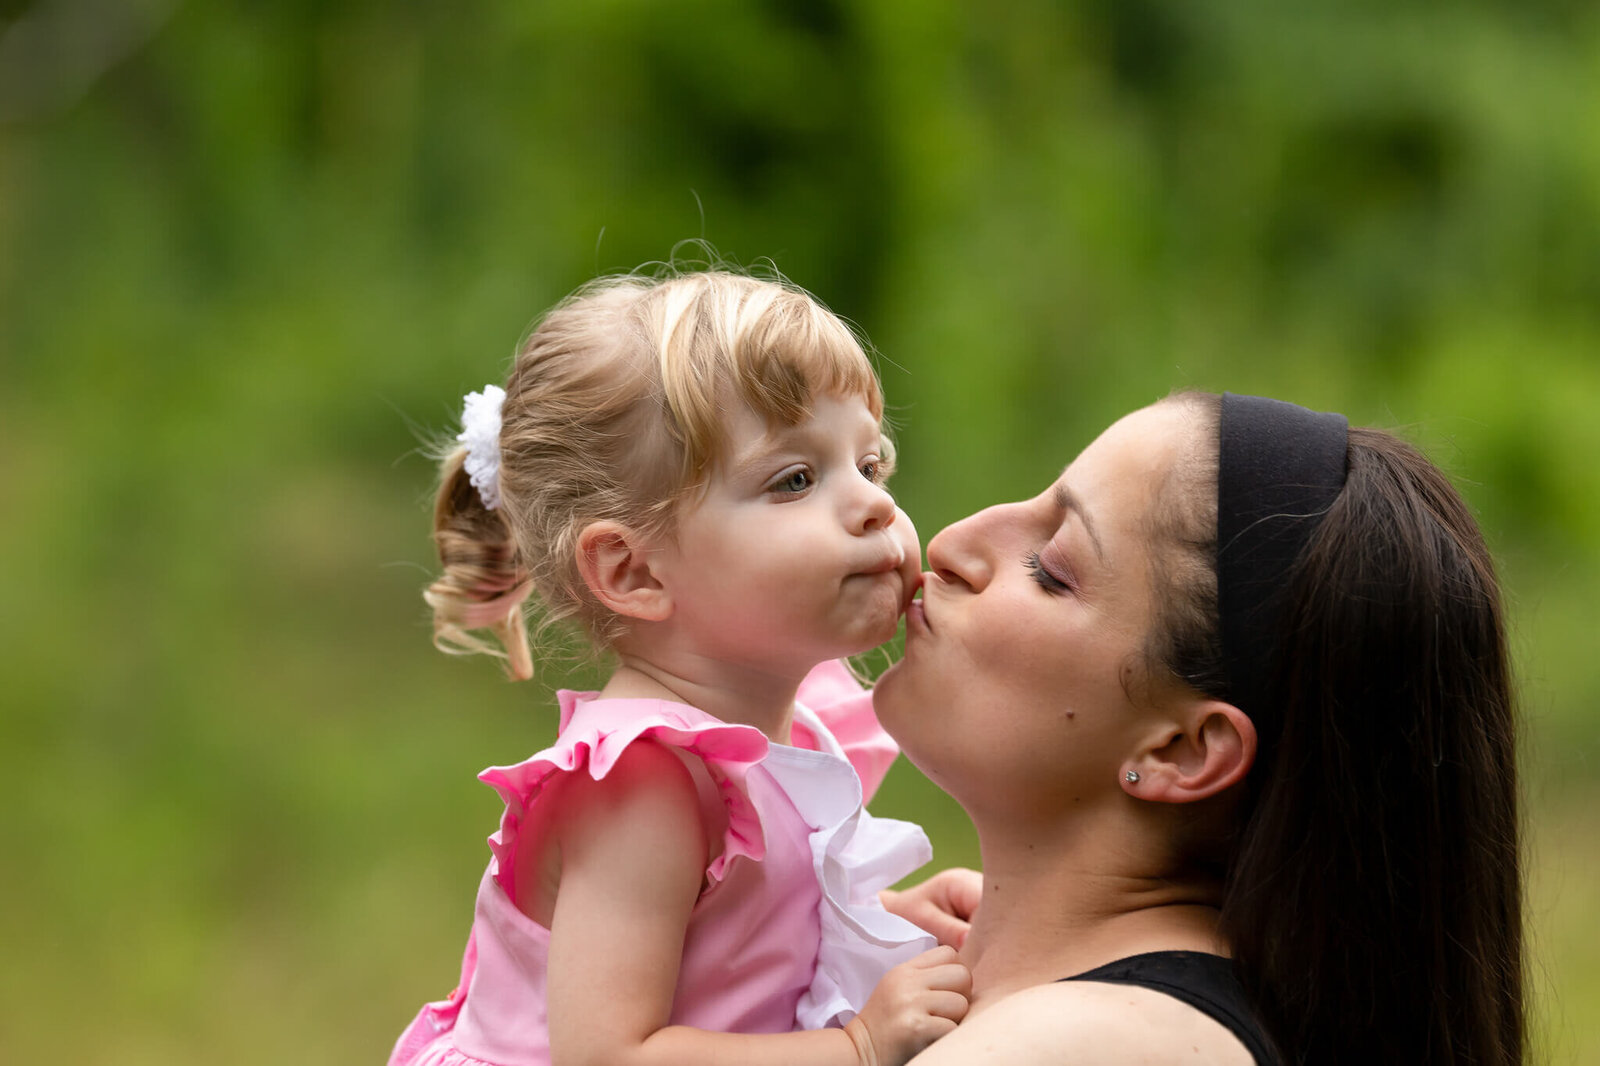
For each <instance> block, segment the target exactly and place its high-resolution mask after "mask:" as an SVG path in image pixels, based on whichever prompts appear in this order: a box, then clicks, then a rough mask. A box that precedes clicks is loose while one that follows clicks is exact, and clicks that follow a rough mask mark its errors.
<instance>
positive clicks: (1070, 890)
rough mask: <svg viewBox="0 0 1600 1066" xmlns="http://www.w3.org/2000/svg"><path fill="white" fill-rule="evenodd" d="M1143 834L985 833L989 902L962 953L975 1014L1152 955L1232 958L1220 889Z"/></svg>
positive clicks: (1121, 830) (1122, 826)
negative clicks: (1223, 932)
mask: <svg viewBox="0 0 1600 1066" xmlns="http://www.w3.org/2000/svg"><path fill="white" fill-rule="evenodd" d="M1138 828H1139V827H1138V826H1137V825H1133V824H1129V823H1128V822H1127V821H1126V820H1121V819H1115V818H1112V819H1106V820H1102V821H1100V822H1099V823H1098V825H1096V826H1094V827H1081V826H1080V827H1079V829H1080V832H1079V834H1078V836H1077V838H1076V839H1073V840H1061V839H1059V838H1058V839H1054V840H1052V839H1048V838H1047V837H1046V836H1045V835H1044V834H1038V833H1032V832H1030V831H1029V830H1027V829H1018V828H1017V827H1016V825H1015V823H1013V824H1012V825H1011V826H1008V827H1007V828H1006V829H1004V830H1002V831H1000V832H998V833H987V834H986V833H984V832H983V829H982V826H981V824H980V831H979V833H980V845H981V849H982V853H983V866H984V886H983V902H982V904H981V905H980V906H979V908H978V913H977V915H976V916H975V917H974V919H973V923H972V930H971V932H970V933H969V934H968V936H967V940H966V943H965V945H964V946H963V947H962V949H961V955H962V961H964V962H965V963H966V964H967V965H968V966H970V967H971V968H972V979H973V1001H974V1008H975V1009H980V1008H981V1007H982V1006H983V1005H985V1004H988V1003H992V1002H994V1001H996V1000H998V999H1000V998H1002V997H1004V996H1005V995H1007V994H1009V993H1011V992H1015V991H1018V990H1020V989H1023V988H1027V987H1030V986H1032V985H1036V984H1044V983H1047V982H1050V981H1056V980H1059V979H1061V978H1063V977H1070V976H1072V975H1074V974H1078V973H1083V972H1084V971H1086V970H1091V969H1094V968H1095V967H1097V966H1101V965H1104V964H1105V963H1108V962H1111V961H1113V960H1115V959H1120V958H1126V957H1127V956H1130V955H1138V954H1141V953H1143V952H1147V951H1169V950H1176V951H1207V952H1212V953H1215V954H1226V953H1227V947H1226V945H1225V944H1224V943H1223V941H1222V939H1221V937H1220V935H1219V933H1218V929H1217V904H1218V902H1219V900H1220V895H1221V894H1220V889H1219V886H1218V885H1217V884H1216V883H1215V881H1214V880H1213V879H1211V878H1208V877H1206V876H1204V875H1202V874H1198V873H1189V872H1184V871H1182V870H1181V869H1175V868H1174V864H1173V863H1171V862H1170V861H1165V860H1164V859H1163V858H1161V857H1160V855H1159V849H1155V848H1146V847H1142V846H1141V843H1140V841H1141V839H1143V837H1142V834H1140V833H1139V832H1138ZM1150 839H1154V838H1150Z"/></svg>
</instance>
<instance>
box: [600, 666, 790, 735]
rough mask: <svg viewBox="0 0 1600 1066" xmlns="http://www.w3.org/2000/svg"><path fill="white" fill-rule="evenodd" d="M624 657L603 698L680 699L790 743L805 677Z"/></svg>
mask: <svg viewBox="0 0 1600 1066" xmlns="http://www.w3.org/2000/svg"><path fill="white" fill-rule="evenodd" d="M619 654H620V657H621V660H622V661H621V664H620V665H619V666H618V667H617V669H616V671H615V672H614V673H612V675H611V678H610V679H609V680H608V681H607V682H606V684H605V687H604V688H603V689H601V691H600V695H601V696H603V697H606V698H644V699H665V700H675V701H677V702H679V703H686V704H688V705H689V706H691V707H694V708H696V709H698V710H701V711H704V712H705V713H707V714H709V715H712V716H713V717H715V718H718V719H720V720H721V721H724V722H728V723H730V724H733V725H749V726H754V727H755V728H757V729H759V730H761V732H763V733H765V734H766V736H767V739H769V740H772V741H774V742H775V743H778V744H787V743H788V742H789V725H790V722H791V721H792V720H793V717H794V699H795V693H796V692H798V691H799V688H800V679H798V678H793V679H789V678H779V677H774V676H773V675H771V674H767V673H763V672H760V671H756V670H748V669H742V668H739V667H736V666H731V665H729V664H727V663H721V662H717V661H715V660H710V659H699V660H694V661H690V662H682V661H680V662H675V663H672V664H670V665H667V664H663V663H662V662H660V661H657V660H656V659H653V658H648V657H645V656H642V655H639V654H636V653H630V652H628V651H625V650H619Z"/></svg>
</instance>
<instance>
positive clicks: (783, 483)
mask: <svg viewBox="0 0 1600 1066" xmlns="http://www.w3.org/2000/svg"><path fill="white" fill-rule="evenodd" d="M816 483H817V480H816V477H815V476H814V475H813V474H812V473H811V471H810V469H808V468H807V467H803V466H800V467H796V468H794V469H793V470H785V471H784V472H783V473H782V474H779V475H778V478H777V480H775V481H773V482H772V483H771V484H770V485H768V486H767V491H768V492H775V493H777V494H778V495H780V496H798V495H800V494H801V493H803V492H805V491H806V490H807V489H809V488H811V487H812V486H813V485H815V484H816Z"/></svg>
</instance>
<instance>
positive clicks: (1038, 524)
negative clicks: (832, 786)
mask: <svg viewBox="0 0 1600 1066" xmlns="http://www.w3.org/2000/svg"><path fill="white" fill-rule="evenodd" d="M1192 432H1193V430H1192V428H1191V416H1190V415H1189V414H1188V413H1187V412H1186V411H1185V410H1184V409H1183V408H1182V407H1180V406H1179V405H1175V404H1166V405H1158V406H1155V407H1149V408H1145V409H1144V410H1142V411H1136V412H1134V413H1133V414H1131V415H1129V416H1127V417H1126V418H1124V419H1122V420H1121V421H1120V422H1118V423H1117V424H1116V425H1114V426H1112V427H1111V428H1110V429H1108V430H1106V431H1105V432H1104V433H1103V434H1101V435H1100V437H1099V438H1098V439H1096V440H1095V441H1094V443H1092V444H1091V445H1089V447H1088V448H1086V449H1084V451H1083V453H1082V454H1080V455H1079V456H1078V458H1077V459H1075V460H1074V461H1073V462H1072V465H1071V466H1069V467H1067V469H1066V471H1065V472H1064V473H1063V474H1062V475H1061V477H1060V478H1059V479H1057V481H1056V482H1055V484H1053V485H1051V486H1050V487H1049V488H1048V489H1046V490H1045V491H1044V492H1043V493H1041V494H1040V495H1038V496H1036V497H1034V498H1033V499H1031V500H1024V501H1022V502H1020V503H1010V504H1002V505H1000V506H998V507H990V508H988V509H987V510H984V511H980V512H979V513H978V514H975V515H973V516H972V517H970V518H966V519H964V520H962V521H960V522H957V523H956V524H954V525H952V526H950V527H949V528H947V529H945V530H943V531H942V532H940V533H939V535H938V536H936V537H934V538H933V540H932V541H931V542H930V543H929V544H928V566H929V569H930V571H931V572H930V573H928V574H927V575H925V577H924V583H923V588H922V599H921V601H920V603H914V604H913V605H912V608H911V610H910V611H909V612H908V613H907V615H906V653H905V658H904V659H903V660H902V661H901V662H899V663H897V664H896V665H895V666H894V667H893V668H892V669H891V670H890V671H889V672H888V673H886V674H885V675H884V677H883V678H882V679H881V680H880V682H879V684H878V688H877V696H876V700H875V702H876V705H877V708H878V714H879V716H880V718H881V719H882V720H883V723H884V725H885V727H886V728H888V730H889V731H890V732H891V733H892V734H893V735H894V736H895V738H896V739H897V740H899V741H900V743H901V745H902V746H903V747H904V749H905V751H906V754H907V755H908V756H909V757H910V758H911V760H912V761H913V762H914V763H916V764H917V765H918V766H919V767H921V768H922V770H923V771H924V772H925V773H927V774H928V776H929V777H930V778H932V779H933V780H934V781H935V782H936V783H937V784H938V785H940V787H942V788H944V789H946V790H947V791H948V792H950V793H951V795H953V796H955V797H956V799H958V800H960V801H961V802H962V803H963V804H964V805H965V806H966V807H967V809H968V811H969V812H970V813H974V814H976V813H978V812H979V810H980V809H983V808H995V809H997V810H998V811H1000V812H1002V813H1005V814H1007V815H1008V816H1017V815H1024V816H1025V815H1026V814H1028V813H1030V812H1037V813H1040V814H1043V813H1044V812H1045V811H1047V810H1049V809H1051V808H1053V807H1055V803H1052V802H1049V800H1050V798H1051V797H1055V798H1056V799H1058V800H1068V801H1070V802H1072V803H1075V804H1076V803H1088V802H1092V800H1093V798H1094V797H1096V796H1099V797H1110V796H1114V795H1117V794H1119V793H1120V786H1119V783H1118V782H1119V778H1120V776H1121V772H1122V767H1121V765H1120V764H1121V761H1122V760H1123V759H1124V758H1125V757H1126V756H1127V754H1128V753H1129V752H1130V751H1131V750H1132V748H1133V747H1134V745H1135V743H1136V742H1137V741H1138V740H1139V739H1140V730H1141V729H1144V730H1146V731H1148V730H1149V728H1150V726H1149V723H1148V721H1147V720H1146V718H1145V716H1143V715H1141V714H1140V713H1138V707H1137V706H1136V705H1135V703H1134V698H1135V697H1141V696H1142V695H1143V690H1144V688H1145V686H1142V685H1140V684H1138V682H1139V681H1140V680H1141V679H1142V676H1143V675H1142V670H1143V658H1142V656H1143V651H1144V646H1145V636H1146V633H1147V631H1148V629H1149V620H1150V618H1151V614H1152V612H1151V605H1152V598H1151V568H1150V548H1149V545H1148V541H1147V538H1148V535H1149V534H1148V532H1147V530H1148V529H1149V526H1150V522H1149V520H1148V516H1149V515H1150V511H1151V507H1152V506H1153V505H1155V504H1156V502H1157V501H1158V499H1159V496H1160V494H1161V489H1162V486H1163V484H1164V483H1165V482H1166V481H1167V475H1168V473H1169V472H1170V471H1171V469H1172V467H1173V464H1174V463H1175V461H1176V460H1177V459H1178V457H1179V456H1180V455H1181V453H1182V448H1183V445H1184V443H1185V441H1186V440H1187V439H1188V438H1189V436H1190V434H1191V433H1192Z"/></svg>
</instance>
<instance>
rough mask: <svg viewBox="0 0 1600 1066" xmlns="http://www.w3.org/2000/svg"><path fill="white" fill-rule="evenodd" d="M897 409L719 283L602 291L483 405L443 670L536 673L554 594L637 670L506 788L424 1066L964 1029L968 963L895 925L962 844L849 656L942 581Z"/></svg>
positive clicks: (847, 358)
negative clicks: (889, 409)
mask: <svg viewBox="0 0 1600 1066" xmlns="http://www.w3.org/2000/svg"><path fill="white" fill-rule="evenodd" d="M882 412H883V401H882V396H881V393H880V391H879V386H878V382H877V379H876V377H875V376H874V374H873V372H872V368H871V366H870V365H869V364H868V362H867V360H866V358H865V356H864V354H863V352H862V350H861V347H860V345H859V344H858V343H857V341H856V339H855V337H854V336H853V335H852V334H851V332H850V330H849V329H848V328H846V327H845V326H844V324H843V323H841V322H840V321H839V320H838V319H837V318H835V317H834V316H833V315H832V314H830V313H829V312H827V311H826V310H824V309H823V308H822V307H821V306H820V305H818V304H817V303H816V301H815V300H813V299H812V298H811V297H809V296H808V295H806V294H805V293H803V292H800V291H797V290H795V289H793V288H790V287H788V286H786V285H783V284H780V283H775V282H770V281H764V280H757V279H753V278H749V277H744V276H740V275H736V274H731V273H723V272H717V271H707V272H700V273H690V274H683V275H680V276H676V277H671V278H668V279H666V280H659V281H657V280H650V279H645V278H639V277H624V278H612V279H603V280H601V281H598V282H595V283H593V284H591V285H589V286H587V287H585V288H583V289H581V290H579V291H578V292H577V293H576V294H574V295H573V296H572V297H570V298H569V299H568V300H567V301H565V302H564V303H563V304H561V305H560V306H559V307H557V308H556V309H555V310H553V311H551V312H550V313H549V314H548V315H547V316H546V317H545V318H544V320H543V321H542V322H541V323H540V324H539V326H538V327H537V328H536V329H535V330H534V332H533V333H532V334H531V336H530V337H529V338H528V339H527V340H526V342H524V344H523V345H522V346H521V349H520V351H519V353H518V355H517V359H516V362H515V365H514V366H513V368H512V371H511V376H510V380H509V381H508V382H507V384H506V388H505V389H504V390H503V391H502V390H500V389H498V388H495V387H493V386H491V387H489V388H487V389H485V390H484V392H483V393H482V394H477V393H474V394H471V395H469V396H468V397H467V404H466V412H465V417H464V419H463V422H464V423H465V426H464V431H463V433H462V434H461V436H460V437H459V438H458V439H459V440H460V441H462V442H463V445H464V446H463V447H462V448H460V449H458V450H457V451H456V453H455V454H453V455H451V456H450V457H449V458H448V459H447V460H446V462H445V467H444V478H443V484H442V486H441V488H440V490H439V496H438V502H437V505H436V508H435V515H434V538H435V541H436V543H437V545H438V549H439V553H440V558H441V560H442V562H443V571H444V572H443V575H442V576H441V577H440V578H439V579H438V580H437V581H435V582H434V583H433V585H432V586H430V588H429V589H428V591H427V593H426V599H427V601H428V603H429V604H430V605H431V606H432V607H433V610H434V618H435V633H436V643H438V644H439V645H440V646H441V647H442V648H444V649H445V650H447V651H463V650H464V651H488V652H491V653H494V654H503V655H504V656H505V657H506V658H507V661H508V668H509V671H510V673H511V674H512V675H513V676H514V677H516V678H519V679H520V678H527V677H529V676H531V674H532V662H531V659H530V655H529V651H528V644H527V637H526V634H525V632H524V629H523V612H522V601H523V600H524V599H525V598H526V597H527V596H528V595H529V594H530V593H533V594H536V595H537V596H538V597H539V600H540V603H541V607H542V612H541V613H542V617H543V620H544V624H546V625H548V624H549V623H551V622H554V621H559V620H562V619H571V620H573V621H575V622H577V623H580V624H581V625H582V626H583V627H584V629H585V630H586V631H587V633H588V634H589V636H590V637H591V639H592V641H593V642H594V644H595V645H596V647H598V648H603V649H607V650H609V651H610V652H612V653H614V655H615V658H616V660H617V666H616V668H615V671H614V672H613V673H612V674H611V676H610V679H609V680H608V681H607V682H606V684H605V686H604V688H603V689H602V690H601V691H600V692H599V693H598V694H597V693H592V692H585V693H574V692H567V691H563V692H561V693H560V694H559V701H560V708H561V725H560V734H559V736H558V738H557V741H556V743H555V744H554V746H552V747H551V748H549V749H547V750H545V751H542V752H540V753H538V754H537V755H535V756H533V757H532V758H530V759H527V760H526V761H524V762H521V763H517V764H516V765H514V766H500V767H491V768H490V769H488V770H485V771H484V772H483V773H482V774H481V775H479V776H480V777H481V779H482V780H484V781H485V782H487V783H488V784H489V785H491V786H492V787H493V788H494V789H495V790H496V791H497V792H498V793H499V794H500V796H501V798H502V799H503V800H504V801H505V813H504V814H503V816H502V818H501V821H500V829H499V831H498V832H497V833H495V834H494V835H493V836H491V837H490V838H489V844H490V849H491V851H492V852H493V857H492V858H491V859H490V861H489V867H488V870H487V872H486V873H485V874H484V877H483V880H482V882H481V884H480V886H479V889H478V901H477V910H476V917H475V920H474V922H473V927H472V935H471V938H470V939H469V940H468V942H467V949H466V954H465V957H464V959H463V962H462V977H461V984H460V986H459V987H458V988H457V990H456V991H455V992H454V993H452V994H451V996H450V997H449V998H448V999H447V1000H444V1001H442V1002H439V1003H434V1004H430V1005H428V1006H427V1007H425V1008H424V1009H423V1011H422V1013H421V1014H420V1015H419V1016H418V1017H417V1019H416V1020H415V1021H414V1022H413V1023H412V1024H411V1026H410V1027H409V1028H408V1029H407V1030H406V1031H405V1033H404V1034H403V1035H402V1036H401V1037H400V1039H399V1041H398V1042H397V1044H396V1046H395V1050H394V1053H393V1055H392V1056H391V1058H390V1060H389V1061H390V1066H476V1064H479V1063H490V1064H494V1066H542V1064H546V1063H550V1062H552V1061H553V1062H556V1063H559V1064H562V1066H565V1064H569V1063H597V1064H606V1066H614V1064H619V1063H639V1064H646V1063H662V1064H668V1063H696V1064H701V1063H727V1064H741V1066H744V1064H760V1063H797V1064H810V1063H815V1064H819V1066H820V1064H832V1063H837V1064H840V1066H854V1064H856V1063H857V1062H860V1063H861V1064H863V1066H872V1064H878V1066H891V1064H895V1063H900V1062H903V1061H905V1060H906V1059H908V1058H910V1057H911V1056H912V1055H914V1054H916V1053H917V1051H919V1050H920V1049H921V1048H922V1047H924V1046H926V1045H927V1044H928V1043H930V1042H931V1041H932V1040H933V1039H935V1038H936V1037H937V1036H939V1035H941V1034H942V1033H944V1032H946V1031H948V1030H949V1029H951V1028H953V1026H954V1025H955V1023H956V1022H957V1021H959V1020H960V1019H961V1017H962V1016H963V1014H964V1013H965V1012H966V1008H967V1000H966V992H967V990H968V988H969V976H968V974H967V972H966V970H965V968H964V967H962V966H961V965H960V964H959V963H957V962H956V961H955V959H956V957H955V953H954V951H953V950H952V948H951V947H949V946H944V947H937V948H935V947H933V940H932V938H930V937H928V936H927V935H925V934H923V933H922V932H921V931H920V930H919V929H917V928H916V927H915V926H913V925H911V924H910V923H909V922H908V921H906V920H905V919H903V918H901V917H898V916H897V915H895V914H890V913H889V912H888V911H886V910H885V909H883V907H882V906H881V905H880V904H879V902H878V899H877V893H878V891H879V890H881V889H886V888H887V887H888V886H889V885H890V884H892V883H893V882H894V881H896V880H897V879H898V878H900V877H902V876H904V875H905V874H907V873H909V872H910V871H911V870H913V869H915V868H916V867H918V866H920V865H922V864H923V863H924V862H925V861H927V859H928V858H929V854H930V849H929V847H928V843H927V840H926V838H925V837H924V836H923V834H922V832H921V830H920V829H918V828H917V827H916V826H913V825H910V824H907V823H903V822H895V821H889V820H885V819H875V818H872V817H871V816H869V815H868V814H867V813H866V811H865V810H864V809H863V808H862V803H863V799H864V798H865V797H868V796H870V795H871V793H872V792H873V791H874V790H875V789H876V787H877V785H878V783H879V782H880V781H881V780H882V778H883V775H884V773H885V771H886V770H887V769H888V764H889V763H890V762H891V761H892V760H893V758H894V756H895V753H896V749H895V747H894V744H893V742H892V741H891V740H889V738H888V736H887V735H886V734H884V733H883V732H882V730H881V729H880V727H879V726H878V723H877V719H876V718H875V717H874V716H873V714H872V711H871V705H870V699H869V697H868V695H867V694H866V693H864V692H863V691H862V690H861V688H860V686H859V685H858V684H856V682H855V681H854V679H853V678H852V677H851V675H850V674H849V672H848V671H847V669H846V668H845V667H844V666H843V664H841V663H839V662H838V659H839V658H840V657H842V656H846V655H851V654H855V653H858V652H861V651H865V650H867V649H869V648H872V647H874V646H875V645H877V644H880V643H882V642H883V641H884V640H886V639H888V637H889V636H891V635H892V634H893V632H894V629H895V624H896V621H897V619H898V617H899V615H900V614H901V613H902V611H903V610H904V609H905V606H906V604H907V603H908V602H909V600H910V598H911V596H912V593H913V592H914V591H915V586H916V582H917V575H918V573H919V570H920V549H919V546H918V544H917V539H916V533H915V531H914V530H913V529H912V528H911V525H910V522H909V520H908V519H907V518H906V517H905V515H904V514H903V513H901V512H900V511H899V510H898V508H896V506H895V504H894V500H893V499H892V498H891V497H890V496H889V494H888V493H887V492H886V491H885V489H884V479H885V478H886V477H887V476H888V473H889V469H890V464H891V457H890V455H889V446H888V443H887V441H886V439H885V437H884V434H883V430H882V425H881V418H882ZM477 630H489V631H490V632H491V633H492V634H493V635H494V636H495V637H496V638H497V640H498V644H499V647H496V646H495V645H493V644H490V643H489V642H487V641H486V640H485V639H483V638H482V637H480V636H477V635H475V633H474V631H477ZM929 884H930V885H931V884H933V882H930V883H929ZM933 891H934V894H938V890H937V888H936V889H934V890H933ZM946 895H948V892H946ZM889 898H893V897H889ZM920 902H921V905H922V907H923V908H924V909H929V908H928V897H927V896H926V895H925V896H924V897H923V898H922V900H921V901H920ZM946 909H947V910H948V909H950V908H949V907H948V905H947V906H946ZM897 910H902V908H901V907H899V906H897ZM909 910H910V907H909V905H908V907H907V908H906V909H905V911H904V912H909ZM880 978H881V979H882V980H881V981H880ZM874 986H876V988H874ZM841 1024H842V1028H838V1027H837V1026H840V1025H841ZM830 1026H834V1027H830ZM796 1030H809V1031H796Z"/></svg>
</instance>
